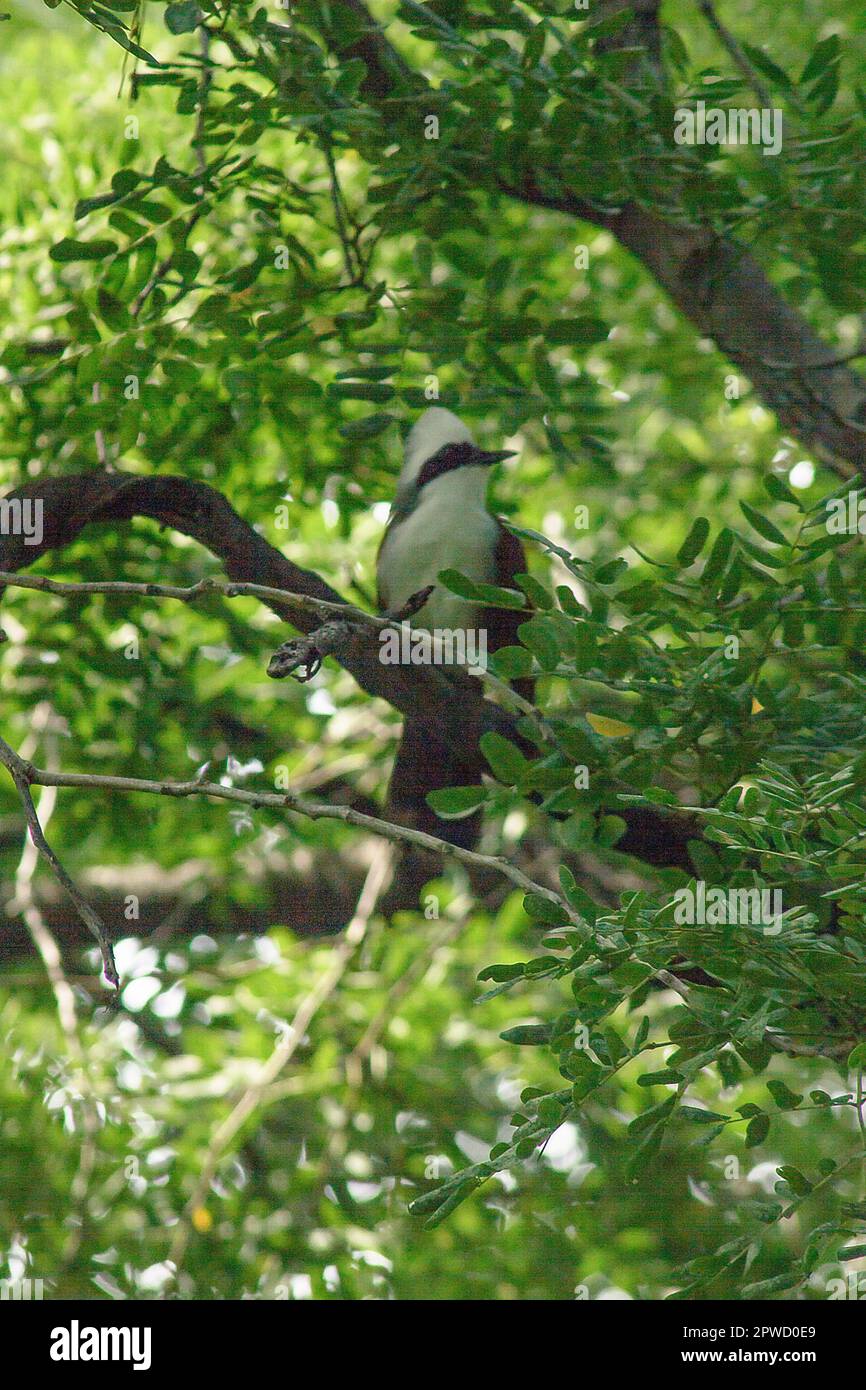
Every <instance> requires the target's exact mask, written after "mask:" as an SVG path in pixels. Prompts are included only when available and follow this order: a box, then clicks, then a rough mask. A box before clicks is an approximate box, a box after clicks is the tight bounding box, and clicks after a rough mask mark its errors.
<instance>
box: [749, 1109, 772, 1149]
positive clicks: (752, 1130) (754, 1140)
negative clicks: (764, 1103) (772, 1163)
mask: <svg viewBox="0 0 866 1390" xmlns="http://www.w3.org/2000/svg"><path fill="white" fill-rule="evenodd" d="M769 1133H770V1117H769V1115H764V1114H760V1115H755V1116H754V1117H753V1118H752V1119H751V1120H750V1121H749V1123H748V1125H747V1126H746V1148H747V1149H756V1148H757V1147H758V1145H759V1144H763V1142H764V1140H765V1139H766V1137H767V1135H768V1134H769Z"/></svg>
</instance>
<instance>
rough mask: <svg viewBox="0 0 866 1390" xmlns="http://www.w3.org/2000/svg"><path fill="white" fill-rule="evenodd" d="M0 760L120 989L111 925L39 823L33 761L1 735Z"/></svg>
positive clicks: (35, 837) (44, 782) (37, 841)
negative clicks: (77, 883) (80, 888)
mask: <svg viewBox="0 0 866 1390" xmlns="http://www.w3.org/2000/svg"><path fill="white" fill-rule="evenodd" d="M0 762H2V763H3V765H4V766H5V767H6V768H7V769H8V772H9V775H10V776H11V778H12V781H13V782H14V783H15V786H16V788H17V789H18V795H19V797H20V798H21V804H22V806H23V807H24V814H25V816H26V818H27V825H28V827H29V830H30V838H31V839H32V841H33V843H34V845H35V846H36V848H37V849H38V851H39V853H40V854H41V855H42V857H43V859H44V860H45V861H46V863H47V864H48V865H49V866H50V868H51V870H52V872H53V874H54V876H55V878H56V879H57V880H58V882H59V883H60V884H61V885H62V887H63V888H65V889H66V892H67V893H68V894H69V896H70V898H71V899H72V901H73V902H74V904H75V907H76V909H77V911H78V915H79V917H80V918H81V920H82V921H83V922H84V923H85V925H86V926H87V927H88V928H89V929H90V931H91V932H92V933H93V935H94V936H95V937H96V940H97V941H98V942H99V949H100V951H101V952H102V969H103V971H104V973H105V978H106V979H107V980H108V981H109V983H110V984H112V985H114V987H115V989H119V988H120V980H119V979H118V975H117V967H116V965H115V964H114V952H113V950H112V947H111V940H110V937H109V934H108V929H107V928H106V926H105V924H104V922H103V921H102V919H101V918H100V917H99V916H98V914H97V913H96V912H94V910H93V908H92V907H91V906H90V903H89V902H88V901H87V899H86V898H84V897H82V895H81V893H79V891H78V889H77V888H76V886H75V884H74V883H73V882H72V879H71V878H70V877H69V875H68V873H67V872H66V870H65V869H64V867H63V865H62V864H61V862H60V860H59V859H58V858H57V855H56V854H55V853H54V850H53V849H52V848H51V846H50V845H49V843H48V841H47V840H46V838H45V835H44V833H43V830H42V826H41V825H40V824H39V817H38V816H37V814H36V807H35V806H34V804H33V797H32V795H31V792H30V786H31V782H32V781H33V780H34V779H33V778H31V776H30V771H31V769H32V766H33V765H32V763H29V762H26V761H25V760H24V759H23V758H20V757H19V756H18V754H17V753H16V752H15V750H14V749H13V748H10V746H9V744H8V743H7V742H6V740H5V739H3V738H0ZM56 775H59V774H52V773H49V772H46V773H44V774H43V776H42V777H41V778H40V779H39V781H38V784H39V785H40V786H46V787H47V786H60V785H61V784H60V783H59V782H52V781H50V780H48V779H50V778H51V777H52V776H56Z"/></svg>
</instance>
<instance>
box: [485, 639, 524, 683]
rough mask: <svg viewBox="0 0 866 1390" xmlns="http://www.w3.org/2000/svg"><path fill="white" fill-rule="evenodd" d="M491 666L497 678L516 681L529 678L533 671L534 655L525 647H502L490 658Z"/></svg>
mask: <svg viewBox="0 0 866 1390" xmlns="http://www.w3.org/2000/svg"><path fill="white" fill-rule="evenodd" d="M490 664H491V666H492V667H493V670H494V672H495V674H496V675H497V676H502V677H503V678H504V679H505V680H516V679H519V678H520V677H521V676H528V675H530V673H531V671H532V653H531V652H528V651H527V650H526V648H525V647H500V648H499V650H498V651H496V652H494V653H493V656H492V657H491V658H490Z"/></svg>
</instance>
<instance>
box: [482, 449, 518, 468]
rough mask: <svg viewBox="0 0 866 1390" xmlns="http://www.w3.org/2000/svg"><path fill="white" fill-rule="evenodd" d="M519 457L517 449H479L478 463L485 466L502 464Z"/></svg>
mask: <svg viewBox="0 0 866 1390" xmlns="http://www.w3.org/2000/svg"><path fill="white" fill-rule="evenodd" d="M516 457H517V450H516V449H493V450H488V449H479V450H478V462H479V463H484V464H493V463H501V461H502V460H503V459H513V458H516Z"/></svg>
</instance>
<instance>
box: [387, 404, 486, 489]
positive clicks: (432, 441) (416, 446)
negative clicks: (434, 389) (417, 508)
mask: <svg viewBox="0 0 866 1390" xmlns="http://www.w3.org/2000/svg"><path fill="white" fill-rule="evenodd" d="M474 442H475V441H474V440H473V438H472V435H471V433H470V431H469V428H468V426H466V425H464V423H463V421H462V420H461V419H460V418H459V417H458V416H457V415H455V414H454V413H453V411H450V410H445V408H444V407H443V406H441V405H431V406H430V409H429V410H425V411H424V414H423V415H421V416H419V417H418V419H417V420H416V421H415V423H414V425H413V426H412V428H411V430H410V431H409V435H408V438H407V439H406V453H405V456H404V460H403V467H402V469H401V472H400V482H399V484H398V495H399V494H400V493H403V492H405V491H406V489H407V488H409V487H411V485H412V483H413V482H414V481H415V478H416V477H417V476H418V473H419V472H420V471H421V467H422V465H423V464H424V463H426V461H427V459H429V458H432V457H433V455H434V454H437V453H438V452H439V450H440V449H441V448H443V446H444V445H445V444H473V443H474Z"/></svg>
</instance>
